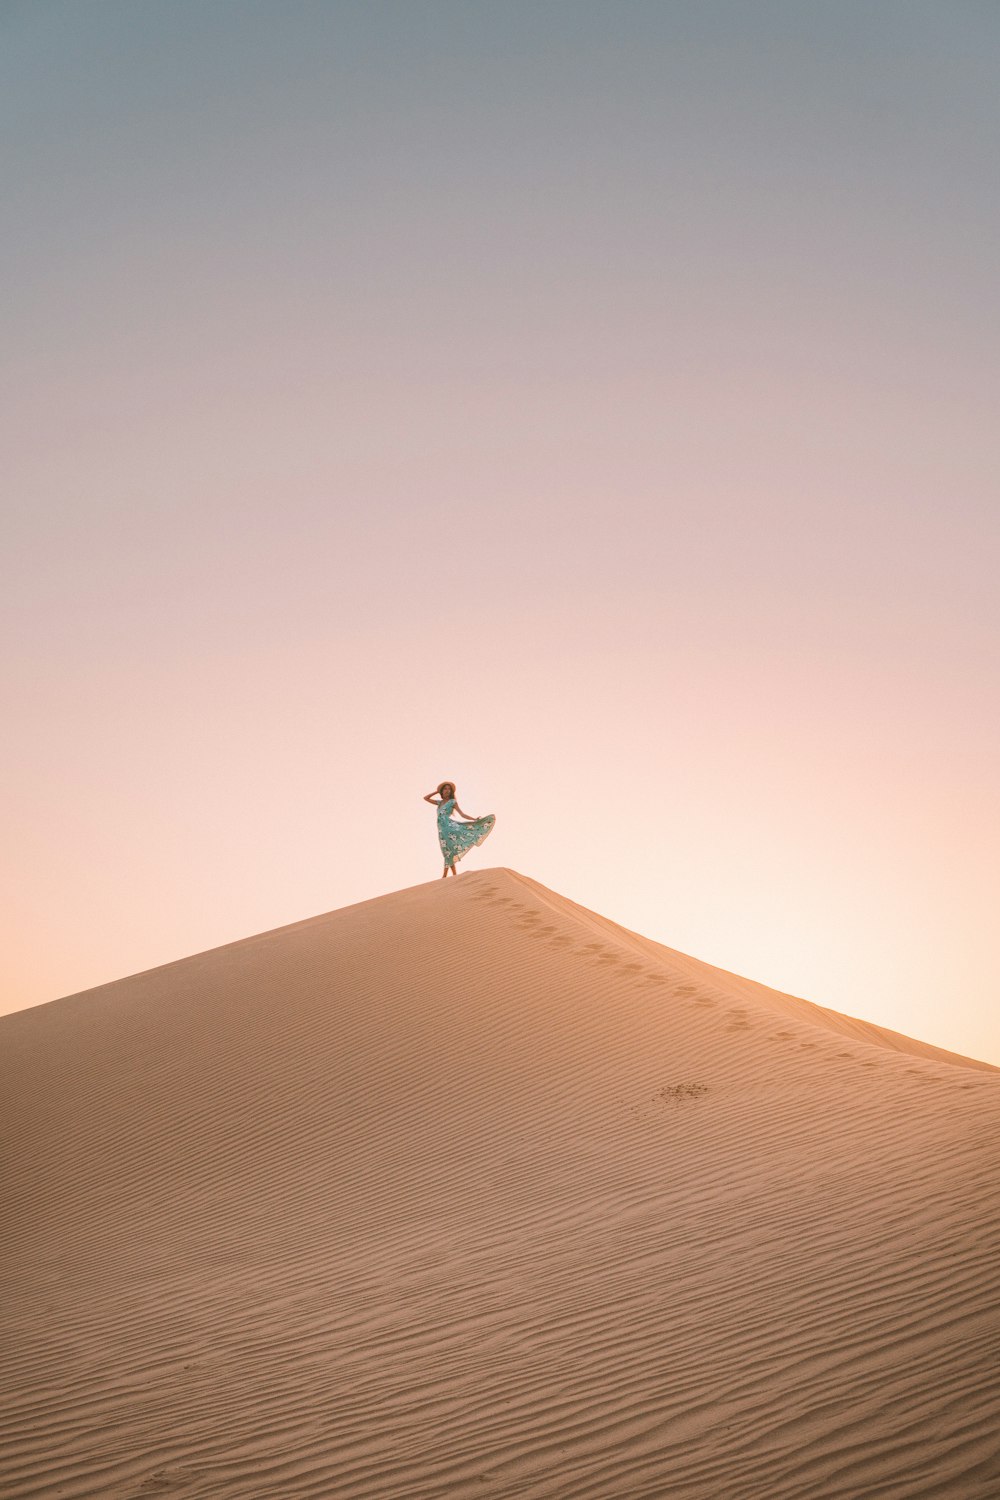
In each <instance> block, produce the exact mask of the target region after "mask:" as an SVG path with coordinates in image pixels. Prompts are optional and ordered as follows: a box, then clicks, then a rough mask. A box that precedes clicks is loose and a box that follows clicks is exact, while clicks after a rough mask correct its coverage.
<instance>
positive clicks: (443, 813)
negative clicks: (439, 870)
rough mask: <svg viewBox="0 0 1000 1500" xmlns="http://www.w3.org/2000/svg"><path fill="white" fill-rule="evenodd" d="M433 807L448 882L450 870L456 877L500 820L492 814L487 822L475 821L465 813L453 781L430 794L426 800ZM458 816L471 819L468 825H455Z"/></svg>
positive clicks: (445, 782) (482, 820) (487, 815)
mask: <svg viewBox="0 0 1000 1500" xmlns="http://www.w3.org/2000/svg"><path fill="white" fill-rule="evenodd" d="M424 801H425V802H429V803H430V804H431V806H432V807H436V808H437V810H438V814H437V818H438V841H439V843H440V845H441V853H442V854H443V855H444V874H443V875H442V876H441V879H442V880H445V879H446V878H447V875H448V871H449V870H450V871H451V873H452V874H453V875H457V874H458V871H457V870H456V869H455V866H456V865H457V864H458V861H459V860H460V859H464V857H465V855H466V854H468V852H469V850H470V849H474V848H475V847H476V845H477V844H481V843H482V842H483V839H484V838H486V837H487V836H488V835H489V834H491V833H492V832H493V824H494V823H495V822H496V818H495V817H494V816H493V814H492V813H487V814H486V816H485V818H472V817H470V816H469V814H468V813H465V812H463V811H462V809H461V808H460V807H459V805H458V803H457V802H456V800H455V783H454V782H453V781H442V783H441V785H440V786H439V787H438V789H437V791H436V792H428V793H427V796H426V797H425V798H424ZM453 812H457V813H458V815H459V817H462V818H465V819H467V821H466V822H465V823H454V822H452V817H451V815H452V813H453Z"/></svg>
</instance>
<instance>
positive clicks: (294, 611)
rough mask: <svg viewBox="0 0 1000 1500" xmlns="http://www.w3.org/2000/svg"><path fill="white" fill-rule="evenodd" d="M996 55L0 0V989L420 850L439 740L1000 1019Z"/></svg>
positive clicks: (626, 12)
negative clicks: (0, 647)
mask: <svg viewBox="0 0 1000 1500" xmlns="http://www.w3.org/2000/svg"><path fill="white" fill-rule="evenodd" d="M998 76H1000V10H998V9H997V7H996V5H995V4H993V3H992V0H938V3H926V0H874V3H873V0H823V3H814V0H754V3H752V4H748V3H746V0H658V3H649V0H604V3H594V0H572V3H567V0H504V3H503V4H499V5H486V4H482V3H480V0H363V3H362V0H357V3H355V0H326V3H317V0H281V3H278V0H274V3H260V0H197V3H191V0H143V3H142V4H136V3H132V0H127V3H122V0H70V3H66V0H57V3H54V0H22V3H19V0H13V3H11V0H7V3H6V4H3V5H2V7H0V203H2V208H0V213H2V218H3V232H2V235H0V277H2V284H3V288H4V295H3V298H2V307H0V366H2V381H3V399H2V402H0V429H2V430H0V448H2V459H0V466H2V521H0V624H2V630H3V639H4V643H5V645H4V651H3V662H2V669H0V670H2V680H0V692H2V696H3V701H4V703H5V705H6V713H5V715H4V719H5V725H4V732H3V735H2V736H0V835H2V843H3V848H4V850H5V856H6V857H5V860H4V869H3V889H2V892H0V907H2V918H0V990H2V995H0V1010H5V1011H10V1010H15V1009H18V1008H20V1007H23V1006H26V1005H31V1004H36V1003H39V1002H42V1001H46V1000H49V999H53V998H55V997H56V996H59V995H62V994H66V993H75V992H77V991H79V990H83V989H86V988H89V987H91V986H94V985H97V984H101V983H104V982H106V981H108V980H112V979H115V978H118V977H121V976H124V975H126V974H129V973H134V972H136V971H138V970H141V969H145V968H150V967H153V966H155V965H158V964H161V963H165V962H169V961H170V960H173V959H175V958H179V957H181V956H183V955H185V954H188V953H192V952H196V951H200V950H202V949H205V948H208V947H212V946H215V945H217V944H221V943H225V942H231V941H235V940H238V939H240V938H242V937H245V936H248V935H250V934H251V933H254V932H258V931H261V930H264V929H267V928H271V927H275V926H279V925H281V924H284V923H288V922H294V921H297V920H299V919H301V918H304V917H308V916H312V915H314V914H316V913H319V912H323V911H328V910H332V909H334V908H336V907H340V906H344V905H347V904H350V903H353V902H356V901H362V900H367V899H369V898H370V897H374V896H378V895H382V894H384V893H387V892H390V891H393V890H397V889H400V888H402V887H406V886H410V885H414V884H417V883H419V882H421V881H424V880H430V879H434V878H436V877H437V876H438V875H439V874H440V869H441V864H440V856H439V853H438V849H437V843H436V836H435V828H434V813H433V812H432V810H431V809H430V808H429V807H428V806H427V805H426V804H425V803H424V802H423V801H422V800H421V799H422V796H423V794H424V793H425V792H428V791H430V790H431V789H432V788H433V787H434V786H435V785H436V784H437V782H439V781H441V780H443V779H445V778H449V779H452V780H454V781H455V782H456V783H457V785H458V793H459V801H460V803H461V805H462V807H463V808H465V809H466V811H468V812H471V813H473V814H481V813H485V812H494V813H495V814H496V817H497V824H496V829H495V831H494V833H493V834H492V836H491V838H490V840H489V842H488V843H487V844H486V845H484V846H483V847H482V848H481V849H479V850H476V851H475V853H474V854H472V855H470V856H469V858H468V861H467V864H466V865H465V866H464V868H483V867H485V866H489V865H506V866H510V867H512V868H514V869H517V870H520V871H522V872H523V873H524V874H527V875H529V876H531V877H533V878H534V879H536V880H539V881H542V882H543V883H544V884H546V885H548V886H550V887H552V888H553V889H555V890H557V891H559V892H561V893H562V894H564V895H567V896H570V897H571V898H573V899H574V900H576V901H579V902H582V903H583V904H584V905H586V906H589V907H592V908H594V909H595V910H598V911H600V912H601V913H603V914H604V915H606V916H608V917H611V918H613V919H614V920H616V921H619V922H621V923H623V924H625V925H626V926H628V927H631V928H633V929H636V930H638V931H640V932H643V933H645V934H646V935H648V936H650V937H653V938H656V939H658V940H659V941H660V942H663V943H666V944H668V945H669V946H671V947H674V948H678V949H681V950H682V951H684V952H687V953H691V954H693V955H695V956H696V957H698V958H701V959H704V960H706V961H708V962H710V963H713V964H717V965H720V966H721V967H724V968H727V969H731V970H735V971H736V972H738V973H741V974H745V975H747V976H749V977H750V978H753V979H757V980H759V981H761V982H763V983H766V984H770V985H773V986H775V987H776V988H778V989H782V990H786V991H790V992H791V993H794V994H797V995H801V996H804V997H805V998H807V999H810V1000H814V1001H816V1002H818V1003H820V1004H824V1005H829V1006H832V1007H834V1008H835V1009H837V1010H841V1011H845V1012H847V1013H848V1014H852V1015H858V1016H862V1017H864V1018H866V1019H869V1020H873V1021H876V1022H878V1023H880V1024H882V1025H886V1026H890V1027H893V1028H895V1029H896V1030H899V1031H903V1032H906V1033H908V1034H910V1035H914V1036H918V1037H920V1038H922V1039H924V1040H927V1041H931V1042H935V1043H937V1044H938V1045H940V1046H944V1047H948V1048H951V1049H954V1050H957V1051H960V1052H965V1053H969V1054H972V1055H974V1056H977V1057H981V1058H985V1059H988V1060H990V1061H992V1062H995V1063H998V1064H1000V1004H998V1001H1000V952H998V944H997V941H996V925H997V924H996V912H997V909H998V906H1000V855H998V848H1000V840H998V835H1000V780H998V771H1000V691H998V688H1000V606H998V602H997V583H996V580H997V576H998V569H1000V496H998V456H1000V454H998V450H1000V432H998V428H1000V424H998V422H997V406H998V390H1000V382H998V363H1000V353H998V351H1000V338H998V334H1000V327H998V324H1000V296H998V291H1000V287H998V281H1000V272H998V267H1000V190H998V176H997V170H996V163H997V161H998V159H1000V92H998V90H997V87H996V80H997V78H998ZM460 878H461V877H460Z"/></svg>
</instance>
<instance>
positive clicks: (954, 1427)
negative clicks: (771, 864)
mask: <svg viewBox="0 0 1000 1500" xmlns="http://www.w3.org/2000/svg"><path fill="white" fill-rule="evenodd" d="M0 1098H2V1100H3V1112H4V1119H3V1124H2V1138H3V1149H4V1158H5V1160H4V1166H3V1177H4V1190H3V1192H4V1205H3V1224H2V1228H0V1238H2V1243H0V1296H2V1306H3V1310H4V1311H3V1319H4V1324H5V1327H4V1347H5V1350H6V1353H5V1357H4V1359H3V1362H2V1368H0V1411H2V1413H3V1415H2V1416H0V1428H2V1430H0V1494H2V1495H3V1496H4V1497H5V1500H15V1497H17V1500H20V1497H29V1496H39V1497H55V1496H65V1497H74V1500H76V1497H88V1496H93V1497H101V1500H107V1497H113V1500H145V1497H148V1496H152V1495H164V1496H178V1497H182V1496H183V1497H199V1500H209V1497H211V1500H226V1497H247V1500H249V1497H254V1500H262V1497H272V1496H273V1497H275V1500H278V1497H282V1500H283V1497H305V1496H312V1497H319V1500H322V1497H328V1496H345V1497H372V1500H390V1497H396V1496H399V1497H403V1496H406V1497H411V1496H412V1497H417V1496H420V1497H445V1496H447V1497H458V1500H464V1497H471V1496H477V1497H482V1496H505V1497H517V1500H527V1497H566V1500H591V1497H593V1500H596V1497H602V1500H604V1497H607V1500H610V1497H628V1500H640V1497H649V1500H653V1497H662V1496H677V1497H687V1500H715V1497H720V1500H765V1497H766V1500H802V1497H824V1500H825V1497H831V1500H832V1497H841V1500H858V1497H859V1496H864V1497H866V1500H868V1497H874V1496H880V1497H895V1500H913V1497H916V1496H947V1497H949V1500H956V1497H969V1500H973V1497H977V1500H978V1497H982V1500H993V1497H995V1496H996V1495H997V1494H1000V1437H998V1423H997V1400H998V1374H997V1347H998V1341H1000V1173H998V1170H997V1168H998V1165H1000V1162H998V1154H1000V1153H998V1142H1000V1072H998V1071H997V1070H996V1069H993V1068H990V1067H989V1066H988V1065H987V1064H985V1063H979V1062H976V1061H975V1060H973V1059H965V1058H960V1057H957V1056H955V1055H954V1054H951V1053H946V1052H942V1051H941V1050H939V1049H935V1048H933V1047H930V1046H928V1045H926V1044H924V1043H921V1042H917V1041H913V1040H912V1039H910V1038H907V1037H902V1036H899V1035H897V1034H896V1033H893V1032H890V1031H886V1030H884V1029H883V1028H879V1027H875V1026H873V1025H871V1024H869V1023H866V1022H862V1021H858V1020H854V1019H852V1018H849V1017H845V1016H840V1015H838V1014H837V1013H836V1012H832V1011H829V1010H826V1009H824V1008H823V1007H820V1006H814V1005H811V1004H810V1003H809V1002H807V1001H804V1000H799V999H796V998H794V997H792V996H787V995H781V994H778V993H777V992H775V991H772V990H769V989H767V988H766V987H765V986H763V985H757V984H754V983H753V982H752V981H749V980H746V979H742V978H740V977H739V976H736V975H731V974H727V973H725V972H724V971H722V970H719V969H715V968H712V967H711V966H710V965H707V964H702V963H700V962H698V961H697V960H695V959H692V958H689V957H687V956H685V955H683V954H679V953H675V952H673V951H672V950H670V949H668V948H664V947H662V946H661V945H660V944H657V943H654V942H652V941H651V940H649V939H645V938H642V937H639V936H637V935H636V934H634V933H630V932H627V931H626V930H625V929H623V928H621V927H618V926H616V925H615V924H614V923H612V922H609V921H607V920H606V919H604V918H602V917H600V916H598V915H597V914H595V913H592V912H588V911H586V910H585V909H584V908H582V907H579V906H577V905H575V904H574V903H573V902H570V901H568V900H566V899H565V898H563V897H561V896H558V895H556V894H555V893H553V892H551V891H548V890H546V889H545V888H544V887H543V886H540V885H538V884H537V883H536V882H534V881H532V880H529V879H527V878H526V877H524V876H522V875H519V874H517V873H516V872H514V871H511V870H503V869H488V870H482V871H474V872H466V873H465V874H463V875H462V876H461V878H460V879H458V880H456V881H454V882H451V881H449V882H440V881H437V880H435V881H431V882H429V883H428V884H426V885H420V886H415V887H413V888H411V889H409V890H404V891H399V892H396V893H395V894H393V895H390V896H385V897H381V898H379V899H377V900H374V901H368V902H364V903H361V904H360V905H357V906H352V907H347V908H344V909H342V910H340V911H335V912H332V913H329V914H328V915H326V916H322V917H316V918H313V919H311V920H309V921H305V922H301V923H297V924H295V925H293V926H291V927H285V928H281V929H278V930H276V931H274V932H270V933H264V934H261V935H260V936H258V937H253V938H248V939H246V940H245V941H243V942H239V943H233V944H230V945H228V946H226V947H224V948H218V949H215V950H212V951H211V952H208V953H202V954H198V955H195V956H193V957H191V958H187V959H182V960H180V961H178V962H176V963H173V964H168V965H166V966H164V967H162V968H159V969H153V970H150V971H148V972H147V973H144V974H139V975H136V976H134V977H132V978H129V979H125V980H121V981H118V982H116V983H113V984H109V985H105V986H102V987H100V988H98V989H95V990H90V991H88V992H86V993H85V994H81V995H77V996H71V997H68V998H66V999H63V1000H59V1001H54V1002H52V1003H51V1004H49V1005H44V1006H39V1007H37V1008H35V1009H33V1010H28V1011H22V1012H17V1013H15V1014H13V1015H9V1016H5V1017H2V1018H0Z"/></svg>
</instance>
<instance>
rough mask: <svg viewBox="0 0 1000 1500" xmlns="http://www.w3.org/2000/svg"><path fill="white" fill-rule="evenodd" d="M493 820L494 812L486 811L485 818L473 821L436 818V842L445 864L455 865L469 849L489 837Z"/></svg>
mask: <svg viewBox="0 0 1000 1500" xmlns="http://www.w3.org/2000/svg"><path fill="white" fill-rule="evenodd" d="M495 822H496V816H495V814H494V813H487V814H486V816H485V818H476V820H475V822H473V823H456V822H454V821H453V819H451V818H438V842H439V843H440V845H441V853H442V854H443V855H444V862H445V864H446V865H449V866H454V865H457V864H458V861H459V860H460V859H464V858H465V856H466V855H467V854H468V852H469V850H470V849H474V848H475V847H476V845H477V844H481V843H482V842H483V839H485V838H488V837H489V835H490V834H491V833H492V832H493V824H494V823H495Z"/></svg>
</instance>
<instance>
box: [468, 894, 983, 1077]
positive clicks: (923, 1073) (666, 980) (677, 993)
mask: <svg viewBox="0 0 1000 1500" xmlns="http://www.w3.org/2000/svg"><path fill="white" fill-rule="evenodd" d="M470 899H471V900H472V901H476V902H482V903H484V904H485V905H487V906H498V907H502V908H504V909H505V910H506V912H507V913H508V914H509V916H510V918H511V921H512V922H513V924H514V926H516V927H519V928H520V929H521V930H522V931H523V932H527V933H530V934H532V936H534V937H537V938H539V939H541V940H542V941H544V942H545V943H547V944H548V945H549V946H550V947H553V948H559V949H562V950H563V951H564V952H568V953H575V954H577V955H578V956H579V957H581V958H583V959H586V960H587V961H589V962H591V963H598V964H602V965H604V966H606V967H607V969H608V971H609V972H611V971H617V972H618V973H619V974H623V975H624V974H630V975H633V976H634V977H635V979H636V980H638V981H640V982H642V983H643V984H648V985H650V986H656V987H657V988H659V989H661V990H662V991H663V992H664V994H665V995H669V996H671V997H672V998H674V999H677V1000H683V1001H687V1002H690V1003H691V1004H694V1005H697V1006H701V1007H703V1008H704V1009H714V1008H715V1007H717V1006H718V1004H719V1000H720V998H721V997H720V996H718V995H717V994H714V993H713V992H712V991H711V990H709V989H707V988H706V987H704V986H701V985H697V984H691V983H688V982H683V983H677V981H676V979H672V978H671V977H670V976H669V975H667V974H664V973H663V972H662V971H660V970H658V969H652V968H650V967H649V966H648V965H646V964H643V963H642V962H640V961H639V960H638V959H635V958H627V957H626V956H625V955H624V954H622V952H621V951H620V950H619V949H616V948H613V947H611V946H610V945H608V944H607V943H602V942H599V941H596V940H591V941H590V942H574V941H573V939H572V938H571V937H570V936H569V935H568V934H567V933H565V932H560V931H559V929H558V928H557V927H555V926H553V924H552V923H551V922H550V921H547V920H546V919H545V917H544V915H543V914H542V913H541V912H539V911H538V910H537V909H536V908H534V907H532V906H530V905H528V904H527V903H526V902H523V901H516V900H515V899H514V897H513V896H506V895H502V894H501V893H500V892H499V891H498V890H497V888H496V887H495V886H489V885H488V886H484V887H483V888H482V890H481V891H480V892H478V893H477V894H476V895H474V896H472V897H470ZM723 1014H724V1017H725V1020H726V1022H727V1024H726V1028H725V1029H726V1031H727V1032H732V1033H737V1032H748V1033H749V1032H752V1031H754V1030H755V1029H756V1027H755V1025H754V1021H753V1020H752V1019H751V1016H750V1013H749V1011H747V1010H746V1009H744V1008H743V1007H742V1006H735V1007H732V1008H730V1009H728V1010H726V1011H724V1012H723ZM769 1040H771V1041H778V1042H782V1043H786V1044H793V1045H795V1046H796V1047H797V1048H798V1049H799V1050H800V1051H803V1052H815V1051H820V1050H822V1051H826V1050H827V1048H826V1047H823V1046H822V1043H821V1042H818V1041H815V1040H813V1039H812V1038H811V1037H809V1036H808V1035H807V1034H805V1033H804V1032H803V1030H802V1029H801V1028H800V1029H797V1030H789V1029H787V1028H783V1029H781V1030H778V1031H772V1032H770V1033H769ZM835 1056H836V1057H837V1059H838V1060H842V1061H845V1062H855V1063H860V1065H861V1066H862V1067H864V1068H879V1067H881V1065H882V1064H881V1060H880V1059H878V1058H872V1057H867V1058H859V1057H858V1054H857V1053H856V1052H849V1051H839V1052H837V1053H836V1054H835ZM906 1072H907V1074H908V1075H909V1076H910V1077H912V1078H918V1079H920V1081H921V1082H922V1083H934V1082H937V1083H940V1082H944V1081H947V1080H944V1079H942V1078H941V1077H939V1076H938V1075H937V1074H935V1073H932V1072H928V1071H927V1070H926V1069H924V1068H921V1067H919V1066H916V1067H908V1068H907V1069H906ZM958 1086H959V1087H960V1088H965V1089H968V1088H974V1087H975V1084H973V1083H969V1082H967V1081H964V1082H962V1083H961V1084H959V1085H958Z"/></svg>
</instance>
